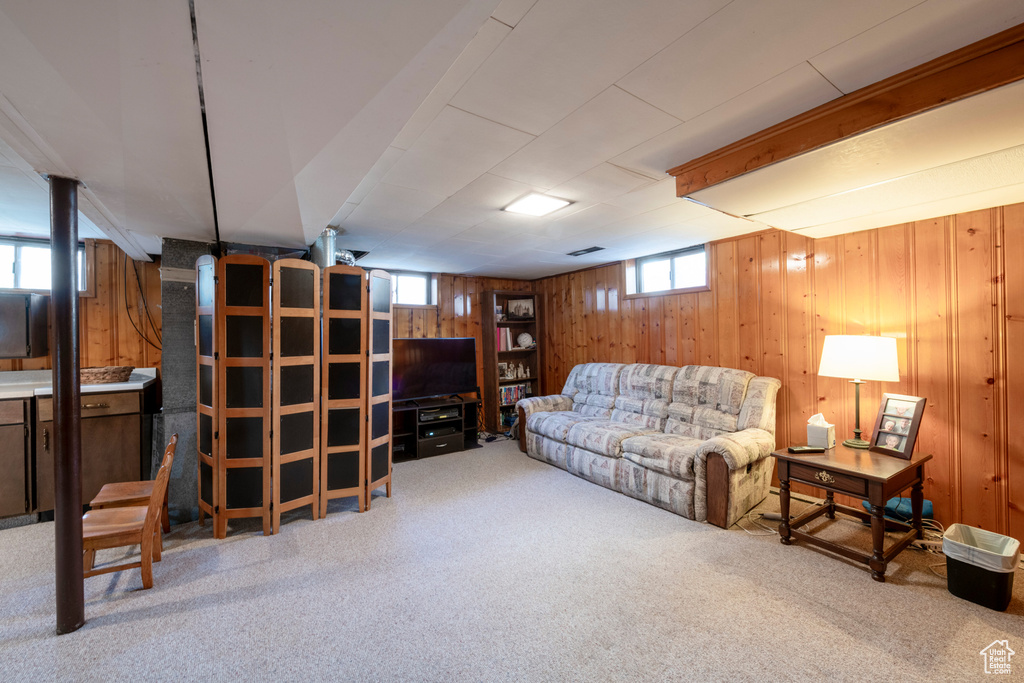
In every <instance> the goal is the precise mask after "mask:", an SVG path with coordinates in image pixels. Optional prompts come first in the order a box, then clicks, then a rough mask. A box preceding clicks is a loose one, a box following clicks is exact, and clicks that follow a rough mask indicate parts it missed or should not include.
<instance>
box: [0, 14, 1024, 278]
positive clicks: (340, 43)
mask: <svg viewBox="0 0 1024 683" xmlns="http://www.w3.org/2000/svg"><path fill="white" fill-rule="evenodd" d="M195 15H196V27H197V35H198V43H199V53H200V56H201V62H200V63H201V67H202V83H203V92H204V95H205V106H206V114H207V122H208V130H209V152H210V158H211V163H212V170H213V178H214V190H215V195H216V212H217V219H218V223H219V228H220V237H221V239H222V240H224V241H231V242H248V243H254V244H266V245H276V246H286V247H299V246H304V245H308V244H309V243H311V242H312V241H313V240H314V239H315V238H316V236H317V235H318V234H319V233H320V232H321V231H322V230H323V229H324V228H325V227H327V226H328V225H332V226H335V227H338V228H339V229H340V232H341V236H340V237H339V245H340V246H342V247H345V248H350V249H358V250H362V251H368V252H369V254H368V255H367V256H365V257H364V258H363V259H362V260H361V261H360V264H363V265H367V266H377V267H386V268H400V269H411V270H429V271H440V272H452V273H467V274H474V275H491V276H496V277H514V278H535V277H542V276H545V275H550V274H554V273H558V272H564V271H567V270H572V269H576V268H580V267H584V266H587V265H591V264H595V263H602V262H606V261H609V260H617V259H622V258H630V257H634V256H640V255H644V254H647V253H655V252H659V251H665V250H669V249H674V248H682V247H686V246H690V245H693V244H697V243H701V242H705V241H708V240H713V239H719V238H724V237H730V236H734V235H738V234H743V233H747V232H751V231H755V230H760V229H763V228H764V227H767V226H772V227H778V228H782V229H787V230H795V231H798V232H801V233H804V234H809V235H814V236H823V235H830V234H838V233H841V232H849V231H853V230H860V229H865V228H871V227H878V226H882V225H887V224H891V223H894V222H902V221H906V220H915V219H923V218H927V217H931V216H936V215H944V214H947V213H953V212H957V211H962V210H970V209H973V208H982V207H983V206H993V205H997V204H1003V203H1011V202H1016V201H1024V176H1022V174H1021V171H1020V169H1021V168H1024V164H1022V163H1021V161H1022V157H1024V126H1022V124H1021V117H1020V115H1019V112H1020V111H1022V105H1024V85H1022V84H1016V85H1011V86H1006V87H1004V88H1002V89H1000V90H997V91H993V92H990V93H986V94H985V95H981V96H978V97H975V98H972V99H970V100H967V101H964V102H960V103H956V104H953V105H947V106H946V107H944V108H941V109H938V110H935V111H934V112H931V113H928V114H925V115H922V116H919V117H915V118H913V119H909V120H906V121H901V122H898V123H896V124H893V125H891V126H888V127H885V128H883V129H879V130H876V131H871V132H870V133H867V134H864V135H862V136H859V137H858V138H856V139H855V140H852V141H849V143H843V145H838V144H837V145H833V146H829V147H826V148H823V149H820V150H816V151H814V152H811V153H809V154H805V155H803V156H800V157H797V158H795V159H793V160H790V161H788V162H785V163H782V164H776V165H774V166H770V167H766V168H764V169H761V170H758V171H756V172H753V173H750V174H747V175H744V176H741V177H739V178H736V179H733V180H731V181H728V182H726V183H722V184H720V185H717V186H712V187H709V188H706V189H705V190H702V191H700V192H697V193H696V194H695V195H694V197H693V199H694V200H696V201H690V200H688V199H685V198H683V199H681V198H677V197H676V196H675V189H674V181H673V179H672V178H670V177H668V176H667V175H666V174H665V170H666V169H668V168H670V167H673V166H676V165H678V164H681V163H683V162H685V161H688V160H690V159H692V158H695V157H697V156H701V155H703V154H706V153H708V152H710V151H713V150H714V149H717V148H718V147H721V146H723V145H726V144H729V143H731V142H733V141H735V140H737V139H740V138H743V137H745V136H747V135H749V134H751V133H754V132H756V131H758V130H761V129H763V128H765V127H768V126H770V125H773V124H775V123H778V122H779V121H782V120H785V119H787V118H789V117H791V116H794V115H796V114H799V113H801V112H803V111H806V110H808V109H811V108H813V107H815V106H817V105H819V104H822V103H824V102H827V101H829V100H831V99H834V98H836V97H839V96H841V95H843V94H846V93H849V92H851V91H853V90H856V89H858V88H860V87H863V86H865V85H868V84H870V83H873V82H875V81H878V80H880V79H882V78H885V77H887V76H890V75H892V74H894V73H898V72H900V71H902V70H905V69H907V68H910V67H912V66H915V65H917V64H920V63H923V62H925V61H928V60H929V59H933V58H934V57H937V56H939V55H941V54H944V53H946V52H949V51H952V50H955V49H957V48H959V47H962V46H964V45H966V44H969V43H972V42H974V41H976V40H980V39H981V38H984V37H986V36H988V35H991V34H994V33H997V32H999V31H1001V30H1003V29H1006V28H1009V27H1010V26H1014V25H1016V24H1019V23H1021V22H1024V4H1022V3H1021V2H1020V0H864V1H862V2H857V3H846V2H821V0H773V2H763V0H690V1H687V2H679V1H678V0H637V1H635V2H618V1H617V0H535V1H534V0H502V1H501V2H498V1H497V0H431V2H412V1H411V0H376V1H375V2H361V1H358V0H345V1H340V2H339V1H338V0H295V1H293V2H288V3H280V2H270V1H260V2H253V1H251V0H249V1H247V2H243V0H217V1H216V2H215V1H213V0H195ZM851 145H852V146H851ZM41 173H56V174H61V175H70V176H73V177H77V178H79V179H81V180H82V182H83V183H84V184H85V189H84V190H83V192H82V196H81V199H80V204H81V207H80V208H81V213H82V216H81V222H80V224H81V231H82V234H83V235H84V236H98V235H104V236H108V237H110V238H111V239H113V240H114V241H115V242H117V243H118V244H119V245H120V246H121V247H122V248H124V249H125V250H126V251H128V253H130V254H131V255H132V256H134V257H144V256H145V253H146V252H149V253H155V252H156V251H158V250H159V238H164V237H167V238H179V239H192V240H212V239H213V238H214V200H213V196H212V194H211V190H210V181H209V174H208V171H207V145H206V140H205V139H204V135H203V125H202V118H201V108H200V100H199V84H198V81H197V76H196V61H195V51H194V45H193V39H192V28H191V21H190V16H189V3H188V1H187V0H174V1H171V2H162V3H139V2H132V1H131V0H94V1H92V2H89V3H80V2H73V1H72V0H34V1H33V2H24V1H20V0H0V235H15V234H21V235H33V234H35V235H39V234H47V233H48V230H49V225H48V222H49V221H48V207H47V195H46V184H45V181H43V180H42V178H41V176H40V174H41ZM533 191H540V192H547V193H549V194H552V195H555V196H558V197H563V198H565V199H569V200H571V201H573V202H574V203H573V204H572V205H570V206H568V207H566V208H564V209H562V210H560V211H556V212H555V213H553V214H550V215H549V216H545V217H542V218H532V217H527V216H515V215H512V214H508V213H504V212H502V211H501V209H502V207H504V206H506V205H507V204H509V203H510V202H511V201H513V200H515V199H517V198H519V197H521V196H523V195H525V194H527V193H529V192H533ZM697 202H699V203H697ZM590 246H601V247H605V250H603V251H599V252H596V253H594V254H588V255H585V256H581V257H570V256H567V255H566V254H567V253H568V252H570V251H575V250H577V249H582V248H586V247H590Z"/></svg>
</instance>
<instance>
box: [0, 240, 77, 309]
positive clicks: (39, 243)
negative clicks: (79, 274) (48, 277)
mask: <svg viewBox="0 0 1024 683" xmlns="http://www.w3.org/2000/svg"><path fill="white" fill-rule="evenodd" d="M0 244H6V245H13V246H14V247H15V249H16V250H17V249H18V248H20V247H23V246H29V247H46V248H47V249H50V248H52V247H51V244H50V240H48V239H42V238H34V237H7V236H0ZM78 249H79V251H81V252H82V265H83V267H84V268H85V289H80V290H78V296H79V297H94V296H96V240H92V239H87V240H84V241H83V242H79V243H78ZM18 262H19V258H18V252H17V251H15V257H14V263H15V268H17V266H18ZM16 272H17V271H16ZM15 281H17V275H15ZM0 292H11V293H14V294H42V295H43V296H50V294H51V289H25V288H22V287H0Z"/></svg>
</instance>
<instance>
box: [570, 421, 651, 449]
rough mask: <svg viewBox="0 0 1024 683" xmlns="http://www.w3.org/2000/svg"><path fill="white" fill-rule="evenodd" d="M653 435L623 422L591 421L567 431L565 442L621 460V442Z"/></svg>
mask: <svg viewBox="0 0 1024 683" xmlns="http://www.w3.org/2000/svg"><path fill="white" fill-rule="evenodd" d="M653 433H656V431H655V430H653V429H645V428H643V427H638V426H637V425H631V424H626V423H624V422H610V421H608V420H591V421H587V422H579V423H577V424H575V425H573V426H572V427H571V428H570V429H569V433H568V434H567V435H566V438H565V441H566V443H568V444H569V445H570V446H576V447H578V448H583V449H586V450H588V451H593V452H594V453H599V454H600V455H605V456H608V457H609V458H621V457H622V442H623V440H625V439H628V438H629V437H631V436H639V435H640V434H653Z"/></svg>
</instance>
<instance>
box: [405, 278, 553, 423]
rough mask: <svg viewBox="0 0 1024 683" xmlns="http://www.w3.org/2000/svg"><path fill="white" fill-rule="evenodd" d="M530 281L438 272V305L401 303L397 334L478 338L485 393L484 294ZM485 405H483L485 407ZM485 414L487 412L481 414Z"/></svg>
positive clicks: (480, 375) (479, 370) (480, 378)
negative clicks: (481, 301) (482, 298)
mask: <svg viewBox="0 0 1024 683" xmlns="http://www.w3.org/2000/svg"><path fill="white" fill-rule="evenodd" d="M533 286H534V283H532V282H530V281H528V280H503V279H498V278H487V277H466V276H461V275H447V274H443V273H442V274H438V275H437V305H436V306H398V305H396V306H395V307H394V310H393V313H392V320H393V328H394V329H393V330H392V334H393V335H394V336H395V337H419V338H424V337H474V338H476V377H477V385H478V386H480V388H481V397H482V399H483V402H484V403H485V404H487V402H488V397H487V396H484V395H483V376H484V375H483V364H484V360H483V359H484V356H483V332H482V329H481V325H480V294H481V293H482V292H484V291H486V290H488V289H512V290H528V289H533ZM481 408H483V406H481ZM481 415H483V413H481Z"/></svg>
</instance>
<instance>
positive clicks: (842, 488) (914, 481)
mask: <svg viewBox="0 0 1024 683" xmlns="http://www.w3.org/2000/svg"><path fill="white" fill-rule="evenodd" d="M772 455H774V456H775V458H776V459H777V461H778V464H779V503H780V506H781V508H782V510H781V512H782V523H781V524H780V525H779V538H780V540H781V541H782V542H783V543H784V544H785V545H791V544H792V543H793V540H792V539H796V540H799V541H804V542H806V543H809V544H811V545H815V546H818V547H819V548H824V549H825V550H828V551H830V552H833V553H836V554H838V555H842V556H843V557H847V558H849V559H851V560H854V561H856V562H863V563H864V564H866V565H868V566H869V567H870V568H871V578H873V579H874V580H875V581H883V582H884V581H885V568H886V565H888V563H889V562H890V561H891V560H892V558H894V557H896V555H898V554H899V553H900V551H902V550H903V549H904V548H906V547H907V546H908V545H910V543H911V542H912V541H914V539H918V538H923V537H924V534H923V532H922V530H921V507H922V504H923V502H924V493H923V490H922V482H923V481H924V463H925V462H927V461H928V460H931V458H932V456H931V455H918V456H916V457H914V458H913V459H911V460H903V459H901V458H896V457H893V456H891V455H885V454H883V453H872V452H871V451H868V450H863V449H859V448H848V447H846V446H843V445H842V444H839V445H837V446H836V447H835V448H831V449H829V450H827V451H825V452H824V453H810V454H802V455H800V454H796V453H790V452H789V451H787V450H786V449H781V450H778V451H775V453H773V454H772ZM790 481H798V482H801V483H804V484H809V485H810V486H815V487H817V488H820V489H825V491H826V492H827V493H826V496H825V504H824V505H822V506H821V507H817V508H812V509H810V510H808V511H807V512H804V513H803V514H801V515H800V516H798V517H796V518H794V519H792V520H791V519H790V518H789V485H790ZM908 487H909V488H910V507H911V511H912V514H913V519H912V520H911V524H904V523H903V522H897V521H894V520H887V519H885V503H886V501H888V500H889V499H890V498H892V497H893V496H895V495H897V494H899V493H902V492H903V491H905V490H906V489H907V488H908ZM836 493H843V494H846V495H848V496H854V497H855V498H860V499H861V500H866V501H868V503H869V504H870V506H871V513H870V514H868V513H866V512H864V511H863V510H860V509H858V508H852V507H847V506H845V505H839V504H837V503H836V502H835V500H834V494H836ZM837 511H838V512H842V513H844V514H847V515H851V516H853V517H856V518H858V519H861V520H863V521H870V522H871V546H872V553H871V555H864V554H862V553H859V552H857V551H856V550H853V549H851V548H847V547H846V546H842V545H839V544H838V543H833V542H831V541H826V540H823V539H820V538H815V537H814V536H812V535H811V534H809V533H807V532H806V531H800V530H799V528H800V527H802V526H804V525H805V524H808V523H809V522H811V521H812V520H815V519H817V518H818V517H820V516H821V515H825V516H826V517H828V518H829V519H835V518H836V512H837ZM886 526H889V527H890V528H897V529H906V530H907V531H906V533H905V534H904V535H903V536H901V537H900V538H898V539H897V540H896V542H895V543H893V544H892V546H890V547H889V549H888V550H886V549H885V530H886Z"/></svg>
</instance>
